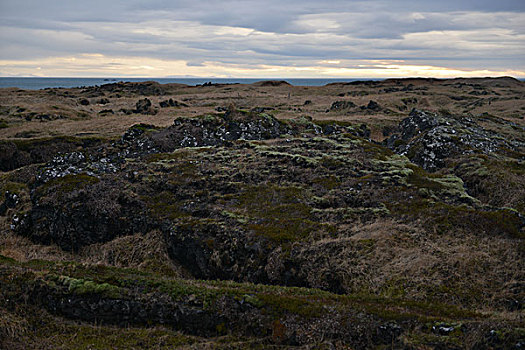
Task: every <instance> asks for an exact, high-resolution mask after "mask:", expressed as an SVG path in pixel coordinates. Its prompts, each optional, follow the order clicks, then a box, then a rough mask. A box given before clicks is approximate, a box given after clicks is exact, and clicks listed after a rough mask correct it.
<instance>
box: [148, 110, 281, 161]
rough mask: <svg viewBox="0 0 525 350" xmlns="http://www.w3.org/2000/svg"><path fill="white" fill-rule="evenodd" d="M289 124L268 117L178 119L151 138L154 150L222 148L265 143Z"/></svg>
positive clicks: (229, 116) (262, 115)
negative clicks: (235, 143)
mask: <svg viewBox="0 0 525 350" xmlns="http://www.w3.org/2000/svg"><path fill="white" fill-rule="evenodd" d="M288 131H289V130H288V127H287V126H286V124H284V123H282V122H280V121H278V120H277V119H275V118H274V117H272V116H270V115H267V114H255V115H246V116H242V115H241V116H239V115H235V113H226V115H225V116H209V117H205V118H179V119H176V120H175V121H174V123H173V125H172V126H170V127H169V128H167V129H164V130H162V131H160V132H158V133H155V134H154V135H152V136H151V140H152V142H153V144H154V145H155V147H156V148H157V149H159V150H160V151H162V152H168V151H171V150H174V149H177V148H181V147H201V146H217V145H223V144H225V143H227V142H231V141H234V140H239V139H242V140H264V139H273V138H277V137H279V136H280V135H282V134H286V133H288Z"/></svg>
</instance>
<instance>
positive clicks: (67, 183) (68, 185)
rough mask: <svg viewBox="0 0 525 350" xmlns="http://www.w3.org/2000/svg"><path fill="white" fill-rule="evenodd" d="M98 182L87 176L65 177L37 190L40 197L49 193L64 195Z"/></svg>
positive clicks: (96, 179)
mask: <svg viewBox="0 0 525 350" xmlns="http://www.w3.org/2000/svg"><path fill="white" fill-rule="evenodd" d="M98 182H100V179H99V178H97V177H95V176H91V175H87V174H77V175H66V176H63V177H57V178H55V179H53V180H50V181H48V182H46V183H45V184H44V185H42V186H41V187H40V188H38V192H39V193H40V194H41V195H42V194H43V193H49V192H55V193H59V194H64V193H68V192H71V191H74V190H80V189H83V188H85V187H87V186H91V185H94V184H96V183H98Z"/></svg>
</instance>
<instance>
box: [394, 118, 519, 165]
mask: <svg viewBox="0 0 525 350" xmlns="http://www.w3.org/2000/svg"><path fill="white" fill-rule="evenodd" d="M398 130H399V131H398V132H397V133H395V134H393V135H392V136H390V138H388V140H387V141H386V145H387V146H388V147H389V148H391V149H392V150H394V151H395V152H396V153H399V154H402V155H406V156H407V157H408V158H409V159H410V160H412V161H413V162H414V163H416V164H419V165H421V166H422V167H423V168H424V169H426V170H430V171H435V170H437V169H439V168H442V167H444V166H445V162H446V160H447V159H449V158H451V157H454V156H458V155H464V154H474V153H482V154H491V153H495V152H498V151H501V150H503V149H514V150H518V149H520V148H523V147H524V146H525V144H524V143H523V142H520V141H507V140H505V138H504V137H502V136H501V135H499V134H497V133H496V132H493V131H490V130H486V129H484V128H483V127H481V126H480V125H479V124H477V123H476V122H475V121H474V120H473V119H472V118H470V117H460V116H451V115H448V116H445V115H437V114H433V113H429V112H424V111H420V110H415V109H414V110H412V112H411V113H410V116H409V117H408V118H405V119H403V120H402V121H401V123H400V124H399V127H398Z"/></svg>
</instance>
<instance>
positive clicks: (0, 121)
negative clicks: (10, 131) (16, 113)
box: [0, 119, 9, 129]
mask: <svg viewBox="0 0 525 350" xmlns="http://www.w3.org/2000/svg"><path fill="white" fill-rule="evenodd" d="M8 127H9V124H8V123H7V121H5V120H4V119H0V129H6V128H8Z"/></svg>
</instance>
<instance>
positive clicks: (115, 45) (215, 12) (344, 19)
mask: <svg viewBox="0 0 525 350" xmlns="http://www.w3.org/2000/svg"><path fill="white" fill-rule="evenodd" d="M497 75H511V76H515V77H525V0H490V1H488V0H411V1H409V0H398V1H386V0H368V1H353V0H344V1H343V0H332V1H326V0H325V1H310V0H288V1H285V0H270V1H262V0H261V1H251V0H248V1H240V0H238V1H214V0H211V1H195V0H181V1H176V0H175V1H168V0H150V1H145V0H144V1H138V0H123V1H121V0H117V1H114V0H104V1H102V0H91V1H88V0H79V1H77V0H46V1H44V0H0V76H59V77H123V76H127V77H170V76H179V77H183V76H200V77H254V78H278V77H281V78H286V77H318V78H329V77H335V78H345V77H346V78H356V77H359V78H374V77H398V76H435V77H449V76H497Z"/></svg>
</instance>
